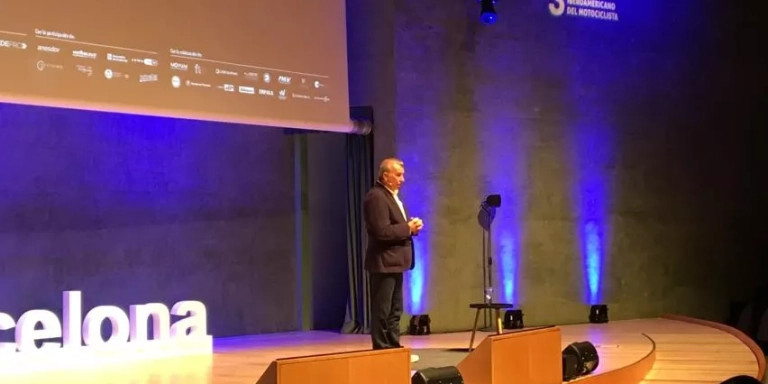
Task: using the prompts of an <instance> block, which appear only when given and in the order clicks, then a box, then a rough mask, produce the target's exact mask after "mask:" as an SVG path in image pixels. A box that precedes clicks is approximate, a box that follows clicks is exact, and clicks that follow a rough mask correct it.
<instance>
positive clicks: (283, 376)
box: [257, 348, 411, 384]
mask: <svg viewBox="0 0 768 384" xmlns="http://www.w3.org/2000/svg"><path fill="white" fill-rule="evenodd" d="M410 374H411V350H410V348H393V349H383V350H376V351H373V350H367V351H353V352H341V353H331V354H323V355H312V356H300V357H292V358H285V359H277V360H275V361H273V362H272V363H271V364H270V365H269V367H268V368H267V370H266V371H265V372H264V374H263V375H262V376H261V378H259V381H258V382H257V384H328V383H333V384H360V383H370V384H404V383H409V382H410Z"/></svg>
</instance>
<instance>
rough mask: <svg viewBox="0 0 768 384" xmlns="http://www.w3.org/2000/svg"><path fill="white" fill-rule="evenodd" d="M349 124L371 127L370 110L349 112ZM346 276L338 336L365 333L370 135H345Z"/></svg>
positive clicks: (371, 179)
mask: <svg viewBox="0 0 768 384" xmlns="http://www.w3.org/2000/svg"><path fill="white" fill-rule="evenodd" d="M351 116H352V119H353V120H356V121H365V122H367V123H370V124H371V125H373V110H372V109H371V108H370V107H353V108H351ZM346 151H347V273H348V276H349V289H348V296H347V310H346V316H345V319H344V326H343V327H342V330H341V332H342V333H368V332H369V330H370V319H369V313H370V312H369V309H370V308H369V306H370V300H369V298H370V293H369V289H368V288H369V287H368V274H367V273H366V271H365V269H364V268H363V261H364V259H365V246H366V241H367V238H366V233H365V224H364V223H363V198H364V197H365V194H366V193H367V192H368V190H369V189H370V188H371V187H373V182H374V179H375V175H374V167H373V133H369V134H364V135H358V134H351V135H347V142H346Z"/></svg>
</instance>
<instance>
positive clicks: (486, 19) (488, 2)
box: [479, 0, 498, 25]
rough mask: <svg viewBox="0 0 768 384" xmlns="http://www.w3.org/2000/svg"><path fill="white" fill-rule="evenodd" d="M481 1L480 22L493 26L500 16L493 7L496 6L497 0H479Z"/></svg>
mask: <svg viewBox="0 0 768 384" xmlns="http://www.w3.org/2000/svg"><path fill="white" fill-rule="evenodd" d="M479 1H480V21H481V22H482V23H483V24H486V25H491V24H493V23H495V22H496V19H497V18H498V15H496V9H495V8H494V7H493V5H494V4H496V0H479Z"/></svg>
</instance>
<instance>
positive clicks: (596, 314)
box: [589, 304, 608, 323]
mask: <svg viewBox="0 0 768 384" xmlns="http://www.w3.org/2000/svg"><path fill="white" fill-rule="evenodd" d="M589 322H590V323H607V322H608V306H607V305H605V304H595V305H593V306H591V307H590V308H589Z"/></svg>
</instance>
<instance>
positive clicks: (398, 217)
mask: <svg viewBox="0 0 768 384" xmlns="http://www.w3.org/2000/svg"><path fill="white" fill-rule="evenodd" d="M376 187H377V188H379V190H381V193H383V194H384V196H386V197H387V201H388V202H389V209H390V210H391V211H392V212H393V213H394V215H395V218H396V220H397V222H398V223H407V221H406V220H405V218H404V217H403V214H402V212H400V206H398V205H397V201H395V197H394V196H392V192H390V191H389V189H387V187H385V186H384V185H383V184H381V183H380V182H378V181H377V182H376ZM403 209H405V208H403Z"/></svg>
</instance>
